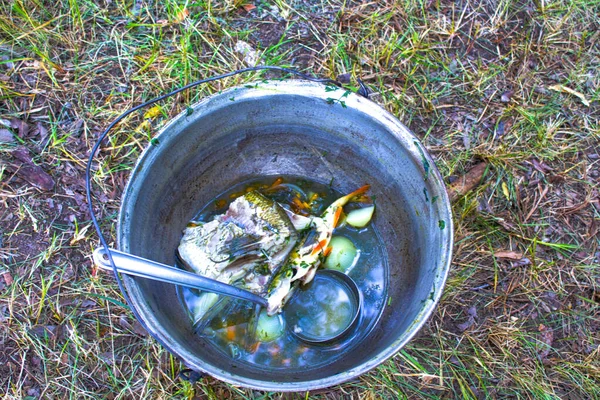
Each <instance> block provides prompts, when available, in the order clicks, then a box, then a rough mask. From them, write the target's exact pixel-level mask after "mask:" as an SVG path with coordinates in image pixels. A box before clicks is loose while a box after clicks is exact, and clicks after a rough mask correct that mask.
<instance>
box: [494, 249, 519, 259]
mask: <svg viewBox="0 0 600 400" xmlns="http://www.w3.org/2000/svg"><path fill="white" fill-rule="evenodd" d="M494 257H496V258H508V259H509V260H520V259H522V258H523V253H520V252H518V251H512V250H502V251H497V252H495V253H494Z"/></svg>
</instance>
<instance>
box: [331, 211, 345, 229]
mask: <svg viewBox="0 0 600 400" xmlns="http://www.w3.org/2000/svg"><path fill="white" fill-rule="evenodd" d="M342 210H343V208H342V207H338V208H336V209H335V213H334V214H333V227H334V228H335V227H336V226H337V224H338V222H339V221H340V216H341V215H342Z"/></svg>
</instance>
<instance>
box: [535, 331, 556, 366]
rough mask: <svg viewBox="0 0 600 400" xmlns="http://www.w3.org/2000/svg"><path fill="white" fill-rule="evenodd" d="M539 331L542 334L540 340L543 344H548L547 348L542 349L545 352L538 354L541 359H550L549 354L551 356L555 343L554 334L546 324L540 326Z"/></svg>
mask: <svg viewBox="0 0 600 400" xmlns="http://www.w3.org/2000/svg"><path fill="white" fill-rule="evenodd" d="M538 331H539V332H540V339H541V341H542V343H544V344H546V346H543V347H542V349H543V350H541V351H540V352H539V353H538V355H539V356H540V358H541V359H544V358H546V357H548V354H550V350H551V349H552V342H553V341H554V332H553V331H552V329H551V328H548V327H547V326H546V325H544V324H540V326H539V327H538Z"/></svg>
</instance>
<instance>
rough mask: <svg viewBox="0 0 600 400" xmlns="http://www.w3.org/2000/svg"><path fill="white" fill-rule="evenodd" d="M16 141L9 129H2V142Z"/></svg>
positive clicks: (0, 141) (0, 131) (0, 136)
mask: <svg viewBox="0 0 600 400" xmlns="http://www.w3.org/2000/svg"><path fill="white" fill-rule="evenodd" d="M14 142H16V140H15V137H14V136H13V134H12V132H11V131H9V130H8V129H0V143H14Z"/></svg>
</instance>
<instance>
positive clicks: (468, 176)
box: [448, 162, 487, 201]
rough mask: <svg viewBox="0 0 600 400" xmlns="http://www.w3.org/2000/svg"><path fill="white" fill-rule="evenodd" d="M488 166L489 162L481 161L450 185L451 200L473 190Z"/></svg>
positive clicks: (449, 194)
mask: <svg viewBox="0 0 600 400" xmlns="http://www.w3.org/2000/svg"><path fill="white" fill-rule="evenodd" d="M486 168H487V163H486V162H480V163H479V164H477V165H475V166H474V167H473V168H471V169H470V170H468V171H467V172H466V173H465V174H464V175H463V176H462V177H460V178H458V179H457V180H456V181H454V183H452V184H451V185H450V186H448V196H449V197H450V201H455V200H457V199H459V198H461V197H462V196H464V195H466V194H467V193H468V192H470V191H471V190H473V189H474V188H475V187H476V186H477V185H478V184H479V182H480V181H481V178H483V174H484V173H485V170H486Z"/></svg>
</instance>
